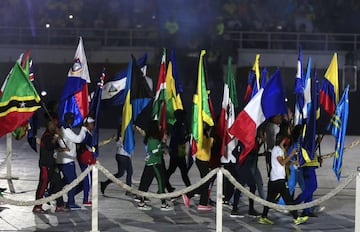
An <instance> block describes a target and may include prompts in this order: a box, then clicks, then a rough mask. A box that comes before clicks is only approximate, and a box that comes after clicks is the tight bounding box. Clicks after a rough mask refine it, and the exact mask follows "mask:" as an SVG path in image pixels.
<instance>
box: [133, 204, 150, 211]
mask: <svg viewBox="0 0 360 232" xmlns="http://www.w3.org/2000/svg"><path fill="white" fill-rule="evenodd" d="M137 208H138V209H140V210H144V211H147V210H152V208H151V206H148V205H147V204H145V203H139V204H138V206H137Z"/></svg>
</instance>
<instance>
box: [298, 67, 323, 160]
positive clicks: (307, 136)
mask: <svg viewBox="0 0 360 232" xmlns="http://www.w3.org/2000/svg"><path fill="white" fill-rule="evenodd" d="M317 82H318V79H317V72H316V71H315V75H314V78H313V80H312V84H311V101H310V108H309V112H308V117H307V119H306V124H305V127H304V130H303V135H302V137H303V139H302V142H301V143H302V144H301V147H302V149H301V155H300V156H299V164H300V165H303V164H304V163H309V162H314V158H315V155H314V154H315V148H316V129H317V116H316V114H317V109H318V102H319V100H318V98H319V89H318V85H317Z"/></svg>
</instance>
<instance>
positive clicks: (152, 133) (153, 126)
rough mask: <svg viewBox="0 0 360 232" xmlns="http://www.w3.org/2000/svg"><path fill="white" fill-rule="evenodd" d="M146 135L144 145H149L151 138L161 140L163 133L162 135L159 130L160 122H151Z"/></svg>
mask: <svg viewBox="0 0 360 232" xmlns="http://www.w3.org/2000/svg"><path fill="white" fill-rule="evenodd" d="M145 133H146V134H145V138H144V144H147V142H148V139H149V138H150V137H152V138H155V139H158V140H161V133H160V129H159V121H157V120H152V121H150V125H149V127H148V128H147V130H146V132H145Z"/></svg>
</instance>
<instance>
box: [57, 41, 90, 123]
mask: <svg viewBox="0 0 360 232" xmlns="http://www.w3.org/2000/svg"><path fill="white" fill-rule="evenodd" d="M88 83H90V75H89V69H88V65H87V60H86V56H85V50H84V45H83V40H82V38H81V37H80V39H79V44H78V47H77V49H76V52H75V57H74V63H73V66H72V67H71V68H70V70H69V72H68V77H67V80H66V83H65V86H64V89H63V92H62V94H61V97H60V101H59V108H58V116H59V120H60V122H63V121H64V114H65V113H66V112H72V113H74V114H75V119H74V123H73V126H75V125H78V124H80V123H81V122H82V121H83V120H84V118H85V116H86V115H88V113H89V96H88Z"/></svg>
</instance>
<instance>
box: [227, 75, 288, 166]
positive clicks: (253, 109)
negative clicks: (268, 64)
mask: <svg viewBox="0 0 360 232" xmlns="http://www.w3.org/2000/svg"><path fill="white" fill-rule="evenodd" d="M278 114H287V106H286V103H285V89H284V86H283V83H282V79H281V75H280V70H279V69H277V70H276V71H275V73H274V74H273V75H272V76H271V77H270V79H269V80H268V81H267V83H266V85H265V87H264V88H263V89H260V90H259V91H258V92H257V94H256V95H255V96H254V97H253V98H252V99H251V100H250V101H249V103H248V104H247V105H246V106H245V108H244V109H243V110H242V111H241V112H240V113H239V114H238V116H237V117H236V119H235V122H234V123H233V125H232V126H231V127H230V128H229V130H228V133H229V134H230V135H232V136H235V137H236V138H237V139H238V140H239V141H240V142H241V143H242V145H243V149H242V151H241V154H240V157H239V162H240V163H242V162H243V161H244V160H245V158H246V157H247V155H248V154H249V152H250V151H251V150H252V149H253V148H254V146H255V138H256V132H257V128H258V127H259V126H260V124H261V123H263V122H264V121H265V120H266V119H268V118H270V117H272V116H274V115H278Z"/></svg>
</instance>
